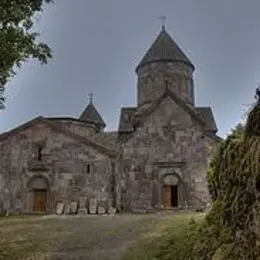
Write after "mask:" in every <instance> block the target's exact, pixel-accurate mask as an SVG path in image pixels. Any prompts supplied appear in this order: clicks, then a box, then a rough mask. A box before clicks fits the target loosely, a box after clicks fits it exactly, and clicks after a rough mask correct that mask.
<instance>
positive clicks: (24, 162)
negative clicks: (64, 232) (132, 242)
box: [0, 123, 113, 212]
mask: <svg viewBox="0 0 260 260" xmlns="http://www.w3.org/2000/svg"><path fill="white" fill-rule="evenodd" d="M39 146H41V147H42V150H41V153H42V156H41V160H40V161H39V160H38V155H37V152H38V150H37V149H38V148H39ZM0 158H1V159H0V198H1V201H2V202H3V203H2V204H4V205H3V208H4V209H5V210H8V211H11V212H14V211H22V212H24V211H26V212H31V211H32V204H33V197H32V196H33V194H32V189H30V187H29V183H30V181H31V180H33V179H37V178H38V179H44V181H45V182H46V185H47V186H48V199H47V200H48V202H47V211H50V212H54V211H55V207H56V204H57V203H58V202H67V201H77V200H79V198H80V196H84V197H87V198H88V199H92V198H95V199H97V200H98V201H99V202H100V203H101V204H102V205H104V206H107V207H108V206H109V205H111V198H112V192H111V175H112V174H113V173H112V168H111V167H112V159H111V158H110V157H109V156H108V155H106V154H104V153H101V152H100V151H97V150H96V149H94V148H93V147H90V146H86V145H85V144H82V143H80V142H78V141H76V140H74V139H72V138H69V137H67V136H65V135H64V134H62V133H59V132H56V131H53V130H52V129H50V128H49V127H48V126H46V125H45V124H41V123H37V124H36V125H34V126H32V127H30V128H28V129H26V130H24V131H20V132H18V133H16V134H13V135H11V136H10V137H8V138H6V139H5V140H3V141H1V142H0ZM0 204H1V203H0Z"/></svg>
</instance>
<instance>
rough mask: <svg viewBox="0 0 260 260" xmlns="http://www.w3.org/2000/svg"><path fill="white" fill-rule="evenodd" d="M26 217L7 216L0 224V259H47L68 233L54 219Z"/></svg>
mask: <svg viewBox="0 0 260 260" xmlns="http://www.w3.org/2000/svg"><path fill="white" fill-rule="evenodd" d="M27 217H28V218H27ZM27 217H26V218H24V217H23V218H20V219H19V218H17V217H15V218H11V219H9V217H8V218H7V219H5V220H4V221H3V222H2V225H0V259H4V260H16V259H17V260H23V259H37V260H40V259H49V256H50V254H51V252H53V251H56V250H57V249H58V248H59V247H60V245H61V243H62V241H61V238H62V239H64V238H66V237H67V236H68V235H69V234H68V233H69V232H68V231H67V230H66V229H65V228H60V227H59V225H56V223H55V222H54V221H49V220H44V219H39V218H37V217H35V216H34V218H33V216H30V217H29V216H27ZM31 219H32V220H31ZM6 224H7V225H6Z"/></svg>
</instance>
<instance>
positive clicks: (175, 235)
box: [123, 213, 205, 260]
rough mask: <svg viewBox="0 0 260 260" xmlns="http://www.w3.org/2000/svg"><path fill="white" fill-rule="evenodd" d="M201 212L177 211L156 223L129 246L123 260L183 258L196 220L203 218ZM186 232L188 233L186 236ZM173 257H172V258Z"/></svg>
mask: <svg viewBox="0 0 260 260" xmlns="http://www.w3.org/2000/svg"><path fill="white" fill-rule="evenodd" d="M204 216H205V215H204V214H201V213H177V214H176V215H172V216H169V217H167V218H166V219H164V220H163V221H160V222H158V223H157V225H156V226H155V227H154V230H153V231H152V232H150V233H146V234H145V235H144V236H143V237H141V238H140V239H139V240H138V241H137V242H136V244H135V245H134V246H133V247H131V248H129V250H128V251H127V252H126V253H125V255H124V258H123V259H124V260H135V259H136V260H155V259H161V260H170V259H175V260H178V259H180V260H185V259H187V260H188V259H192V258H189V256H186V255H185V254H187V253H188V252H187V249H188V248H189V246H190V245H191V244H192V243H193V240H194V239H195V237H194V236H195V235H196V234H195V232H194V233H192V232H193V230H191V227H192V229H193V227H195V225H196V223H197V222H201V221H202V220H203V219H204ZM187 234H189V235H188V236H187ZM173 257H174V258H173Z"/></svg>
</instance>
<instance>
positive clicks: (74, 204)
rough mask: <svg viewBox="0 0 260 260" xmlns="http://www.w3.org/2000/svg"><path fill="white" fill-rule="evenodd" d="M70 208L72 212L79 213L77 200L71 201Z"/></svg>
mask: <svg viewBox="0 0 260 260" xmlns="http://www.w3.org/2000/svg"><path fill="white" fill-rule="evenodd" d="M70 208H71V213H72V214H77V212H78V203H77V202H76V201H73V202H71V204H70Z"/></svg>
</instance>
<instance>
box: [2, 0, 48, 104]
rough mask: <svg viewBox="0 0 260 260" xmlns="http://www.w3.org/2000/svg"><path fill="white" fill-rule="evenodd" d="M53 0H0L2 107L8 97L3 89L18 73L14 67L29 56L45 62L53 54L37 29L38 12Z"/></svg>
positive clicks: (19, 65)
mask: <svg viewBox="0 0 260 260" xmlns="http://www.w3.org/2000/svg"><path fill="white" fill-rule="evenodd" d="M50 2H53V0H1V1H0V57H1V58H0V108H1V107H2V106H3V103H4V101H5V99H4V96H3V90H4V88H5V86H6V83H7V82H8V80H9V79H10V78H11V77H12V76H14V75H15V67H18V68H20V67H21V65H22V64H23V63H24V62H25V61H26V60H28V59H29V58H35V59H38V60H39V61H40V62H41V63H42V64H44V63H47V61H48V59H49V58H51V57H52V54H51V49H50V48H49V46H48V45H47V44H45V43H43V42H40V41H38V37H39V33H37V32H34V31H33V30H32V29H33V25H34V23H35V15H36V14H37V13H40V12H42V7H43V4H44V3H50Z"/></svg>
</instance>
